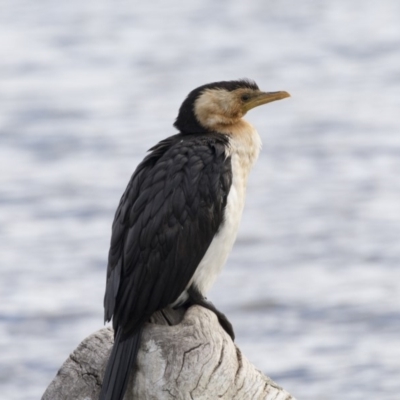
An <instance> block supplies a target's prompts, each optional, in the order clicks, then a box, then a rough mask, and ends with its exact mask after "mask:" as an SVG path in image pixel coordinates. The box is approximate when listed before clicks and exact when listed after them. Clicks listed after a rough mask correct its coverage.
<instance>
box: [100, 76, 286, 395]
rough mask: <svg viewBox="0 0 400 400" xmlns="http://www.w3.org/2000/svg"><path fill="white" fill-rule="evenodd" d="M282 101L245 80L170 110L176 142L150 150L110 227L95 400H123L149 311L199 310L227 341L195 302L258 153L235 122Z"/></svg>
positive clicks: (231, 234) (236, 219)
mask: <svg viewBox="0 0 400 400" xmlns="http://www.w3.org/2000/svg"><path fill="white" fill-rule="evenodd" d="M285 97H289V94H288V93H287V92H270V93H265V92H261V91H260V90H259V88H258V86H257V85H256V83H255V82H251V81H248V80H238V81H223V82H215V83H209V84H207V85H204V86H200V87H198V88H197V89H195V90H193V91H192V92H191V93H189V95H188V96H187V98H186V99H185V101H184V102H183V104H182V106H181V107H180V109H179V114H178V117H177V119H176V121H175V124H174V126H175V127H176V128H177V129H178V130H179V133H178V134H176V135H174V136H171V137H169V138H167V139H164V140H162V141H161V142H160V143H158V144H157V145H156V146H154V147H152V148H151V149H150V154H149V155H148V156H147V157H146V158H145V159H144V160H143V161H142V162H141V163H140V164H139V166H138V167H137V168H136V171H135V172H134V173H133V175H132V177H131V180H130V181H129V184H128V187H127V188H126V190H125V193H124V194H123V196H122V198H121V201H120V203H119V206H118V208H117V211H116V214H115V218H114V222H113V225H112V236H111V245H110V251H109V257H108V268H107V284H106V292H105V297H104V308H105V320H106V321H110V320H111V318H112V320H113V327H114V335H115V341H114V346H113V349H112V351H111V354H110V358H109V361H108V364H107V368H106V371H105V374H104V380H103V387H102V391H101V394H100V399H101V400H122V399H123V397H124V393H125V390H126V385H127V383H128V378H129V375H130V372H131V370H132V367H133V365H134V364H135V359H136V356H137V352H138V350H139V346H140V338H141V333H142V329H143V324H144V323H145V322H146V321H147V320H148V319H149V318H150V316H151V315H152V314H153V313H154V312H155V311H157V310H161V309H163V308H165V307H167V306H168V305H170V306H171V305H172V306H178V305H182V304H184V303H187V304H198V305H202V306H204V307H206V308H208V309H210V310H212V311H214V312H215V314H216V315H217V317H218V319H219V321H220V323H221V326H222V327H223V328H224V329H225V331H226V332H227V333H228V334H229V335H230V336H231V337H232V339H233V338H234V334H233V329H232V325H231V324H230V323H229V321H228V320H227V318H226V317H225V315H224V314H222V313H221V312H219V311H218V310H217V309H216V308H215V307H214V306H213V305H212V303H210V302H208V301H207V300H206V299H205V297H204V296H205V295H206V293H207V291H208V290H209V289H210V288H211V286H212V284H213V283H214V281H215V279H216V277H217V275H218V274H219V273H220V271H221V269H222V267H223V265H224V264H225V261H226V259H227V257H228V254H229V252H230V251H231V249H232V246H233V243H234V241H235V238H236V234H237V231H238V227H239V223H240V219H241V215H242V211H243V206H244V202H245V193H246V184H247V177H248V175H249V172H250V170H251V168H252V166H253V164H254V162H255V161H256V159H257V157H258V153H259V151H260V147H261V139H260V137H259V135H258V133H257V131H256V130H255V129H254V128H253V126H252V125H251V124H250V123H248V122H247V121H245V120H244V119H242V117H243V116H244V115H245V114H246V112H247V111H249V110H250V109H252V108H254V107H257V106H260V105H262V104H266V103H269V102H272V101H275V100H280V99H283V98H285Z"/></svg>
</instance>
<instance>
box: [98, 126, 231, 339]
mask: <svg viewBox="0 0 400 400" xmlns="http://www.w3.org/2000/svg"><path fill="white" fill-rule="evenodd" d="M226 144H227V139H226V136H225V135H222V134H217V133H213V134H208V135H206V136H199V135H182V134H178V135H175V136H172V137H170V138H168V139H166V140H163V141H162V142H160V143H159V144H158V145H157V146H155V147H153V148H152V149H151V153H150V154H149V155H148V156H147V157H146V158H145V159H144V161H143V162H142V163H141V164H140V165H139V166H138V167H137V169H136V171H135V173H134V174H133V176H132V178H131V180H130V182H129V184H128V187H127V189H126V191H125V193H124V194H123V196H122V198H121V201H120V204H119V206H118V209H117V211H116V214H115V219H114V223H113V227H112V236H111V247H110V252H109V263H108V270H107V287H106V294H105V302H104V305H105V319H106V320H107V321H108V320H110V319H111V317H112V319H113V327H114V330H115V331H117V330H118V329H120V330H121V338H122V339H124V338H126V337H128V336H129V335H132V334H133V333H135V330H136V329H138V327H139V326H140V325H141V324H142V323H143V322H145V321H147V320H148V319H149V317H150V316H151V315H152V314H153V313H154V312H155V311H156V310H159V309H162V308H164V307H166V306H168V305H169V304H171V303H173V302H174V301H175V300H176V299H177V298H178V296H179V295H180V294H181V293H182V292H183V291H184V289H185V288H186V286H187V285H188V283H189V281H190V278H191V277H192V276H193V274H194V272H195V270H196V267H197V265H198V264H199V262H200V261H201V259H202V258H203V256H204V254H205V252H206V251H207V248H208V246H209V245H210V243H211V241H212V239H213V237H214V235H215V234H216V233H217V231H218V228H219V226H220V224H221V222H222V218H223V210H224V207H225V204H226V199H227V196H228V193H229V188H230V185H231V180H232V172H231V168H230V158H229V157H226V156H225V146H226Z"/></svg>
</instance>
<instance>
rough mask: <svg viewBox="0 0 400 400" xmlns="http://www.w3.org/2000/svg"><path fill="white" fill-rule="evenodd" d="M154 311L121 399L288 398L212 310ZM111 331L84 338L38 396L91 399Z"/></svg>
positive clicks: (97, 386) (47, 399)
mask: <svg viewBox="0 0 400 400" xmlns="http://www.w3.org/2000/svg"><path fill="white" fill-rule="evenodd" d="M183 314H184V311H182V310H180V311H178V312H175V311H173V312H170V313H169V312H168V311H167V312H166V313H165V314H161V313H159V314H158V316H153V322H158V323H160V322H161V323H163V324H165V323H166V321H168V323H169V324H174V323H175V322H177V321H180V322H179V323H178V324H177V325H173V326H166V325H157V324H155V323H149V324H147V325H146V327H145V329H144V332H143V337H142V344H141V349H140V351H139V355H138V359H137V367H136V369H135V373H134V374H132V378H131V380H130V382H129V385H128V389H127V392H126V395H125V399H126V400H132V399H140V400H153V399H154V400H163V399H166V400H167V399H178V400H186V399H188V400H192V399H199V400H213V399H217V398H218V399H224V400H228V399H229V400H230V399H235V400H250V399H260V400H261V399H263V400H289V399H290V400H294V398H293V397H292V396H290V395H289V394H288V393H287V392H286V391H285V390H283V389H282V388H280V387H279V386H278V385H277V384H276V383H275V382H273V381H272V380H271V379H269V378H268V377H266V376H265V375H263V374H262V373H261V372H260V371H258V370H257V369H256V368H255V367H254V366H253V365H252V364H250V362H249V361H248V360H247V359H246V358H245V357H244V356H243V355H242V353H241V351H240V349H239V348H238V347H236V346H235V344H234V343H233V342H232V340H231V339H230V337H229V336H228V335H227V334H226V332H225V331H224V330H223V329H222V328H221V327H220V325H219V323H218V320H217V318H216V316H215V314H214V313H212V312H211V311H209V310H206V309H204V308H202V307H199V306H194V307H191V308H189V309H188V310H187V311H186V314H185V315H184V317H183V320H181V319H182V316H183ZM112 343H113V331H112V329H110V328H105V329H102V330H100V331H98V332H96V333H94V334H92V335H91V336H89V337H88V338H86V339H85V340H84V341H83V342H82V343H81V344H80V345H79V346H78V347H77V349H76V350H75V351H74V352H73V353H72V354H71V355H70V356H69V358H68V359H67V360H66V361H65V363H64V364H63V366H62V367H61V369H60V370H59V371H58V374H57V376H56V377H55V378H54V380H53V381H52V382H51V383H50V385H49V387H48V388H47V390H46V392H45V393H44V395H43V397H42V400H69V399H71V400H72V399H74V400H92V399H93V400H97V399H98V396H99V392H100V388H101V381H102V377H103V374H104V369H105V365H106V363H107V359H108V355H109V352H110V350H111V346H112Z"/></svg>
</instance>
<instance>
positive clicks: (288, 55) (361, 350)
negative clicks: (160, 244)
mask: <svg viewBox="0 0 400 400" xmlns="http://www.w3.org/2000/svg"><path fill="white" fill-rule="evenodd" d="M398 15H400V3H399V2H397V1H395V0H384V1H381V2H379V4H378V3H377V2H373V1H361V0H354V1H352V2H348V1H345V0H337V1H335V2H329V3H328V2H317V1H305V2H302V3H301V5H300V4H299V3H298V2H295V1H293V0H283V1H280V2H266V1H262V0H258V1H257V0H252V1H246V2H241V1H239V0H236V1H220V2H211V1H192V2H187V3H184V2H180V1H177V0H175V1H170V2H168V6H167V3H165V2H161V1H154V2H144V3H142V2H140V3H139V2H127V1H118V2H107V1H97V2H93V3H89V2H82V1H77V0H71V1H69V2H64V3H60V2H58V3H54V2H50V1H46V0H36V1H35V2H26V1H19V0H12V1H11V0H10V1H7V0H3V1H2V2H1V13H0V129H1V135H0V160H1V161H0V162H1V169H0V174H1V175H0V179H1V185H0V203H1V213H0V263H1V265H0V267H1V277H2V279H1V283H0V291H1V304H0V352H1V360H0V388H1V389H0V390H1V393H2V398H4V399H10V400H14V399H15V400H17V399H18V400H19V399H28V400H29V399H32V400H33V399H37V398H39V397H40V396H41V394H42V393H43V391H44V390H45V388H46V387H47V385H48V384H49V382H50V381H51V379H52V378H53V377H54V375H55V374H56V372H57V370H58V368H59V367H60V366H61V364H62V362H63V361H64V360H65V359H66V358H67V356H68V354H69V353H70V352H71V351H72V350H73V349H74V348H75V347H76V346H77V345H78V343H79V342H80V341H81V340H82V339H83V338H84V337H86V336H87V335H89V334H90V333H92V332H93V331H95V330H97V329H99V328H101V327H102V297H103V291H104V285H105V264H106V256H107V251H108V244H109V239H110V228H111V222H112V219H113V214H114V211H115V208H116V206H117V204H118V201H119V198H120V196H121V194H122V192H123V190H124V189H125V186H126V184H127V181H128V179H129V177H130V175H131V173H132V171H133V170H134V168H135V166H136V165H137V163H138V162H139V161H140V160H141V159H142V158H143V156H144V154H145V151H146V150H147V149H148V148H149V147H151V146H152V145H153V144H155V143H156V142H157V141H158V140H160V139H162V138H164V137H166V136H168V135H170V134H173V133H174V129H173V128H172V126H171V125H172V122H173V120H174V118H175V116H176V113H177V110H178V107H179V106H180V103H181V101H182V100H183V98H184V97H185V96H186V94H187V93H188V92H189V91H190V90H191V89H193V88H194V87H196V86H198V85H201V84H203V83H207V82H212V81H216V80H223V79H235V78H240V77H248V78H252V79H254V80H256V81H257V83H258V84H259V86H260V87H261V88H263V89H265V90H287V91H289V92H290V93H291V94H292V96H293V97H292V98H291V99H287V100H284V101H282V102H277V103H273V104H270V105H268V106H265V107H262V108H259V109H257V110H254V111H252V112H251V113H249V115H248V119H249V120H250V121H251V122H252V123H253V124H254V125H255V126H256V127H257V129H258V131H259V132H260V135H261V137H262V139H263V142H264V148H263V151H262V154H261V156H260V159H259V161H258V163H257V165H256V167H255V169H254V171H253V174H252V176H251V179H250V182H249V189H248V199H247V205H246V210H245V213H244V216H243V222H242V225H241V230H240V234H239V237H238V240H237V243H236V246H235V248H234V251H233V253H232V255H231V257H230V259H229V261H228V264H227V266H226V268H225V270H224V272H223V274H222V276H221V277H220V279H219V280H218V281H217V284H216V285H215V287H214V288H213V290H212V292H211V293H210V298H212V300H213V301H214V302H215V303H216V304H217V305H218V306H219V308H220V309H221V310H224V311H225V312H226V314H227V315H228V316H229V318H230V319H231V321H232V322H233V325H234V327H235V329H236V334H237V343H238V345H239V346H240V347H241V349H242V350H243V351H244V353H245V354H246V356H247V357H248V358H249V359H250V360H251V361H252V362H253V363H254V364H255V365H256V366H257V367H258V368H259V369H261V370H262V371H263V372H265V373H266V374H268V375H269V376H271V377H272V378H273V379H275V380H276V381H277V382H278V383H279V384H281V385H282V386H283V387H285V389H287V390H288V391H289V392H291V393H292V394H293V395H295V396H296V397H297V398H298V399H307V400H317V399H318V400H321V399H324V400H330V399H332V400H333V399H338V398H344V399H364V398H375V399H376V398H379V399H380V400H389V399H399V392H400V310H399V305H400V269H399V261H400V245H399V237H400V201H399V198H400V180H399V173H400V135H399V128H400V120H399V109H400V94H399V93H400V72H399V71H400V25H399V24H398Z"/></svg>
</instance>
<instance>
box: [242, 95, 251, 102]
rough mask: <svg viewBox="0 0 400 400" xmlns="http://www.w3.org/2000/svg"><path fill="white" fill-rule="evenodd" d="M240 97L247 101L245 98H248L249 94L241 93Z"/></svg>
mask: <svg viewBox="0 0 400 400" xmlns="http://www.w3.org/2000/svg"><path fill="white" fill-rule="evenodd" d="M241 99H242V100H243V101H247V100H249V99H250V96H249V95H248V94H242V97H241Z"/></svg>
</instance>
